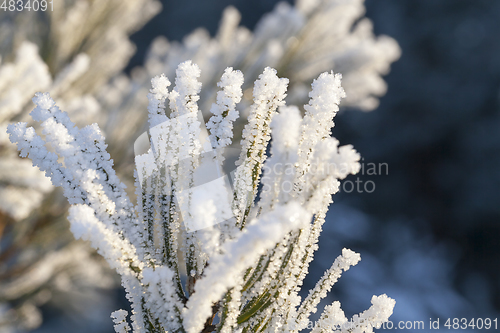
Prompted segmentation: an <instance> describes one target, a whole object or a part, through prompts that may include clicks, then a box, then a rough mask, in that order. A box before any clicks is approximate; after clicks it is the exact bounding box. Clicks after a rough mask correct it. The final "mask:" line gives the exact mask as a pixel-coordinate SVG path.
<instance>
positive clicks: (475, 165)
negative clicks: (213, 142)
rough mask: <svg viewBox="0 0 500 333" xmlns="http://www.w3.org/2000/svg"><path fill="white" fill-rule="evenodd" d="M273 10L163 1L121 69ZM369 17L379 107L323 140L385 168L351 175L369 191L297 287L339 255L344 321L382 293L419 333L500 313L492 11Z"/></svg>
mask: <svg viewBox="0 0 500 333" xmlns="http://www.w3.org/2000/svg"><path fill="white" fill-rule="evenodd" d="M275 3H276V1H274V0H267V1H264V0H257V1H243V0H239V1H236V0H235V1H228V0H227V1H226V0H224V1H222V0H217V1H206V0H205V1H202V0H185V1H182V2H181V1H163V6H164V8H163V11H162V12H161V13H160V14H159V15H158V16H157V17H155V18H154V19H153V20H152V21H150V22H149V23H148V24H147V25H146V26H145V27H144V28H143V29H142V30H141V31H139V32H137V33H136V34H134V35H133V36H132V40H133V41H134V43H136V45H137V49H138V51H137V54H136V55H135V56H134V58H133V59H132V61H131V63H130V64H129V66H128V70H130V69H132V68H133V67H134V66H138V65H141V64H142V63H143V58H144V55H145V52H146V50H147V47H148V46H149V45H150V43H151V41H152V40H153V39H154V37H156V36H158V35H164V36H166V37H167V38H168V39H170V40H181V39H182V37H183V36H185V35H186V34H188V33H189V32H191V31H192V30H193V29H195V28H197V27H200V26H204V27H206V28H207V29H208V30H209V31H210V33H211V34H212V35H213V34H214V33H215V31H216V29H217V27H218V22H219V20H220V18H221V13H222V10H223V9H224V8H225V7H226V6H228V5H233V6H235V7H236V8H238V10H239V11H240V12H241V14H242V24H243V25H245V26H247V27H248V28H250V29H252V28H253V27H254V25H255V23H256V22H257V21H258V20H259V18H260V17H261V16H262V15H263V14H264V13H266V12H269V11H271V10H272V8H273V7H274V5H275ZM366 7H367V13H366V16H367V17H368V18H370V19H371V20H372V21H373V24H374V29H375V33H376V34H377V35H379V34H386V35H389V36H391V37H393V38H395V39H396V40H397V42H398V43H399V45H400V47H401V48H402V57H401V59H400V60H399V61H397V62H396V63H394V64H393V65H392V67H391V72H390V74H389V75H387V76H386V77H385V80H386V82H387V83H388V87H389V90H388V93H387V94H386V95H385V96H384V97H383V98H382V99H381V103H380V106H379V108H378V109H376V110H374V111H373V112H361V111H357V110H348V111H346V110H344V111H343V112H341V113H340V114H339V115H338V116H337V120H336V123H337V126H336V127H335V128H334V131H333V133H334V136H335V137H337V138H338V139H339V140H340V142H341V143H342V144H348V143H349V144H353V145H354V147H355V148H356V149H357V150H358V151H359V152H360V153H361V155H362V156H363V158H364V162H365V163H376V164H379V163H387V165H388V171H387V172H383V173H382V174H377V175H367V174H365V175H360V176H359V179H360V181H362V182H365V183H366V182H368V181H372V182H373V183H374V184H375V185H376V188H375V190H374V191H373V193H366V192H365V193H356V191H353V192H352V193H340V194H337V195H336V196H335V197H334V201H335V203H334V204H333V205H332V206H331V209H330V212H329V214H328V220H327V223H326V225H325V228H324V229H325V230H324V232H323V234H322V236H321V239H320V250H319V251H318V255H317V257H316V261H315V262H314V264H313V265H312V266H311V272H310V276H309V277H308V279H307V280H306V284H305V287H306V288H305V289H309V288H311V287H313V286H314V284H315V282H316V281H317V280H318V279H319V277H321V275H322V273H323V271H324V270H325V269H327V268H328V267H330V265H331V263H332V262H333V260H334V259H335V257H336V256H337V255H339V254H340V253H341V249H342V248H343V247H348V248H351V249H353V250H354V251H356V252H360V253H361V257H362V261H361V262H360V263H359V264H358V265H357V266H356V267H354V268H352V269H351V270H350V271H348V272H346V273H345V274H344V275H343V277H342V278H341V279H340V281H339V283H338V284H337V285H335V286H334V289H333V291H332V293H331V295H330V296H329V297H328V299H327V302H332V301H333V300H336V299H338V300H340V301H341V303H342V304H343V307H344V310H345V311H346V315H348V316H350V315H352V314H354V313H359V312H361V311H363V310H365V309H367V308H368V307H369V305H370V299H371V296H372V295H373V294H377V295H378V294H381V293H387V294H388V295H389V296H390V297H393V298H395V299H396V301H397V303H396V308H395V312H394V316H393V317H392V320H393V321H394V322H397V321H399V320H403V321H414V320H417V321H424V323H425V329H424V330H419V331H428V330H429V320H430V319H431V318H432V320H436V319H437V318H440V320H441V328H444V327H443V323H444V321H445V320H446V318H469V319H470V318H487V317H489V318H495V317H499V310H500V275H499V266H500V265H499V259H500V257H499V254H500V251H499V249H500V200H499V199H500V196H499V195H498V189H499V188H500V170H499V164H500V108H499V99H500V1H492V0H405V1H401V0H367V1H366ZM354 180H356V177H352V178H351V181H354ZM117 297H118V299H122V300H124V298H123V295H119V296H117ZM50 325H51V321H50V320H48V321H47V322H46V324H44V326H43V327H42V328H41V329H39V330H38V331H39V332H50V331H51V327H52V329H53V327H54V326H50ZM109 327H110V328H111V322H110V323H109ZM387 331H389V330H387ZM409 331H411V330H409ZM461 331H466V330H461ZM471 331H473V330H471Z"/></svg>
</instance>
